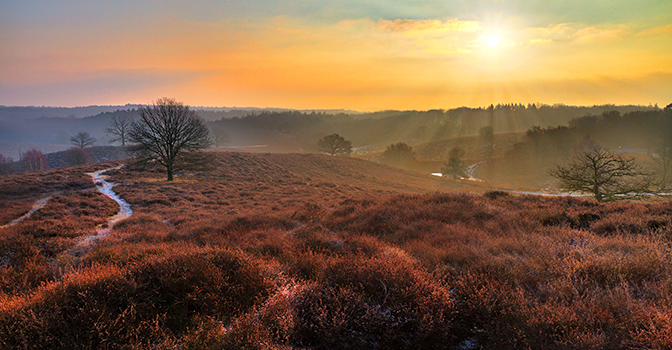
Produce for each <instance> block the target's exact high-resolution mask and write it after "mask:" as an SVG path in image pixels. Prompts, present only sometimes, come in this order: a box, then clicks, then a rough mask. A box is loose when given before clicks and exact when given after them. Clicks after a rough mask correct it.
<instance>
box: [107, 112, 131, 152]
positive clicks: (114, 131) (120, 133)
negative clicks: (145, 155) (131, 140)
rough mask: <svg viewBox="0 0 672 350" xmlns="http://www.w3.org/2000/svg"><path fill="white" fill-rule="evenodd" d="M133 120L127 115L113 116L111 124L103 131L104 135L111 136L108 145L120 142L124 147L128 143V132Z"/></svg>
mask: <svg viewBox="0 0 672 350" xmlns="http://www.w3.org/2000/svg"><path fill="white" fill-rule="evenodd" d="M132 124H133V119H131V117H129V116H127V115H120V116H117V115H115V116H113V117H112V124H110V126H109V127H107V129H106V130H105V132H106V133H108V134H109V135H111V136H112V138H111V139H110V143H113V142H121V145H122V146H126V141H128V132H129V131H130V130H131V125H132Z"/></svg>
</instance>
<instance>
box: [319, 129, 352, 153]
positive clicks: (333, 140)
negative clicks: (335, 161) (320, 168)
mask: <svg viewBox="0 0 672 350" xmlns="http://www.w3.org/2000/svg"><path fill="white" fill-rule="evenodd" d="M317 149H318V150H319V151H320V152H326V153H329V154H331V155H332V156H336V155H348V154H350V153H352V143H351V142H350V141H348V140H346V139H345V138H344V137H343V136H341V135H339V134H331V135H327V136H325V137H323V138H322V139H320V140H319V141H317Z"/></svg>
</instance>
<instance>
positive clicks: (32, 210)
mask: <svg viewBox="0 0 672 350" xmlns="http://www.w3.org/2000/svg"><path fill="white" fill-rule="evenodd" d="M57 194H58V193H52V194H50V195H48V196H46V197H44V198H40V199H38V200H37V201H35V203H34V204H33V207H32V208H30V211H28V212H27V213H25V214H23V216H21V217H20V218H18V219H14V220H12V222H10V223H9V224H5V225H2V226H0V228H6V227H10V226H14V225H16V224H18V223H20V222H21V221H23V220H26V219H28V218H29V217H31V216H32V215H33V214H34V213H35V212H36V211H38V210H40V209H42V208H44V206H45V205H47V203H49V200H50V199H51V198H52V197H54V196H55V195H57Z"/></svg>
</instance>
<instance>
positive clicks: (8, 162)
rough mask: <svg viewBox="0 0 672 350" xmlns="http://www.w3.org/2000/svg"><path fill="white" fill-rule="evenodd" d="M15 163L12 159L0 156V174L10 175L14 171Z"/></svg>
mask: <svg viewBox="0 0 672 350" xmlns="http://www.w3.org/2000/svg"><path fill="white" fill-rule="evenodd" d="M13 161H14V160H13V159H12V158H11V157H5V156H3V155H2V154H0V174H9V173H10V172H11V170H12V162H13Z"/></svg>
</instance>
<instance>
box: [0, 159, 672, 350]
mask: <svg viewBox="0 0 672 350" xmlns="http://www.w3.org/2000/svg"><path fill="white" fill-rule="evenodd" d="M120 162H121V161H112V162H107V163H99V164H89V165H84V166H78V167H65V168H60V169H52V170H46V171H40V172H33V173H24V174H10V175H5V176H3V177H0V212H2V213H3V215H2V217H0V220H1V221H0V224H5V223H7V222H9V221H11V220H12V218H13V217H17V216H20V215H23V213H24V212H25V211H27V210H29V209H30V206H31V204H32V203H33V202H34V201H36V200H38V199H40V198H44V197H45V196H50V199H49V201H48V202H47V203H46V205H45V206H44V207H43V208H42V209H39V210H37V211H36V212H35V213H34V214H33V215H32V216H31V217H30V218H28V219H26V220H24V221H22V222H21V223H18V224H16V225H13V226H9V227H3V228H0V347H2V348H53V349H89V348H129V349H132V348H136V349H137V348H150V347H151V348H155V349H168V348H191V349H240V348H249V349H269V348H270V349H359V348H371V349H389V348H399V349H426V348H437V349H520V348H544V349H585V348H610V349H629V348H669V347H670V346H672V343H671V339H672V337H670V334H672V318H670V315H672V302H671V301H670V298H669V292H670V286H672V269H671V268H670V266H672V265H671V264H670V262H672V253H671V252H670V248H669V246H670V241H671V240H672V235H671V234H670V228H671V227H672V226H670V222H672V205H671V204H670V203H669V202H659V203H607V204H598V203H595V202H592V201H588V200H582V199H575V198H542V197H535V196H513V195H508V194H506V193H503V192H492V191H491V192H486V191H484V190H483V189H480V188H478V187H475V186H469V185H468V184H461V183H456V182H453V181H450V180H445V179H441V178H434V177H430V176H428V175H424V174H420V173H416V172H411V171H405V170H400V169H395V168H390V167H387V166H384V165H379V164H376V163H372V162H368V161H365V160H361V159H353V158H347V157H328V156H322V155H315V154H251V153H234V152H222V153H216V154H214V162H213V165H214V167H213V169H212V170H210V171H207V172H195V173H181V174H179V176H178V177H177V180H176V181H174V182H166V181H165V180H164V174H163V173H162V172H161V171H159V170H156V171H140V170H136V169H131V168H129V167H121V168H120V169H117V170H109V171H108V172H107V174H108V175H109V176H110V178H109V181H113V182H115V183H116V186H114V187H113V190H114V191H115V192H116V193H117V194H118V195H119V196H120V197H121V198H123V199H124V200H125V201H126V202H127V203H128V204H129V205H130V206H131V208H132V210H133V215H132V216H131V217H129V218H127V219H125V220H122V221H121V222H119V223H117V224H116V225H115V226H114V227H113V229H112V231H111V232H110V234H109V236H107V237H105V238H102V239H100V240H98V241H93V243H92V244H89V245H86V246H83V245H82V242H85V241H86V239H87V237H90V236H91V235H94V234H96V232H97V230H99V229H102V228H104V227H105V225H106V221H107V218H108V217H109V216H111V215H113V214H115V213H116V211H117V210H118V206H117V204H116V202H114V201H112V200H111V199H110V198H108V197H106V196H104V195H103V194H102V193H100V192H98V191H95V184H94V183H93V181H92V180H91V177H90V176H89V175H86V174H85V173H87V172H92V171H94V170H100V169H106V168H113V167H116V166H118V165H119V164H120ZM97 227H98V228H97ZM74 246H79V247H85V249H79V250H77V251H76V252H77V253H74V250H73V249H72V248H73V247H74Z"/></svg>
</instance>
